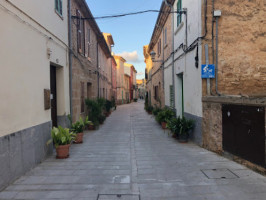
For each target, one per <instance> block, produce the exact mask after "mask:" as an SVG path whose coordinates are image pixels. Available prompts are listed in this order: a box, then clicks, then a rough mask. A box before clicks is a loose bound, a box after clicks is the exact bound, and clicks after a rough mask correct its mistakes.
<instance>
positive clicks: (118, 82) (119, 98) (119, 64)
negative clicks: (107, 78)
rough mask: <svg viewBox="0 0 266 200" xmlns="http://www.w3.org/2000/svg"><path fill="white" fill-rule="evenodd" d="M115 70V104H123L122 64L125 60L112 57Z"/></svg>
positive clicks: (115, 56) (119, 57)
mask: <svg viewBox="0 0 266 200" xmlns="http://www.w3.org/2000/svg"><path fill="white" fill-rule="evenodd" d="M114 58H115V61H116V64H117V68H116V98H117V104H118V105H120V104H123V103H125V102H124V100H125V88H124V68H125V67H124V64H125V62H126V60H125V59H124V58H123V57H121V56H117V55H114Z"/></svg>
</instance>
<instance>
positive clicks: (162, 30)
mask: <svg viewBox="0 0 266 200" xmlns="http://www.w3.org/2000/svg"><path fill="white" fill-rule="evenodd" d="M162 31H163V90H164V45H165V44H164V38H165V33H164V30H163V29H162ZM164 98H165V97H164Z"/></svg>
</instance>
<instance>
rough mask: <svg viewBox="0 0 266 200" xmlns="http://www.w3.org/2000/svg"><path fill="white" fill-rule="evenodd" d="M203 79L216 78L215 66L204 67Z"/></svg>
mask: <svg viewBox="0 0 266 200" xmlns="http://www.w3.org/2000/svg"><path fill="white" fill-rule="evenodd" d="M201 78H215V65H202V66H201Z"/></svg>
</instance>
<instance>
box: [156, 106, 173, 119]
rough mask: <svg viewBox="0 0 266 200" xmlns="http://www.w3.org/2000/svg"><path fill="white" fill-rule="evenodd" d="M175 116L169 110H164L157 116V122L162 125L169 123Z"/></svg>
mask: <svg viewBox="0 0 266 200" xmlns="http://www.w3.org/2000/svg"><path fill="white" fill-rule="evenodd" d="M174 116H175V113H174V112H173V111H172V110H170V109H168V108H164V109H163V110H162V111H160V112H159V113H158V114H157V116H156V118H155V119H156V121H157V122H159V123H162V122H167V121H169V120H170V119H172V118H173V117H174Z"/></svg>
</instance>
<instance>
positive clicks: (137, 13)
mask: <svg viewBox="0 0 266 200" xmlns="http://www.w3.org/2000/svg"><path fill="white" fill-rule="evenodd" d="M145 13H178V11H174V12H171V11H169V12H165V11H160V10H143V11H138V12H130V13H124V14H117V15H105V16H100V17H82V18H80V17H78V16H72V18H80V19H82V20H91V19H94V20H99V19H109V18H118V17H126V16H131V15H140V14H145Z"/></svg>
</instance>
